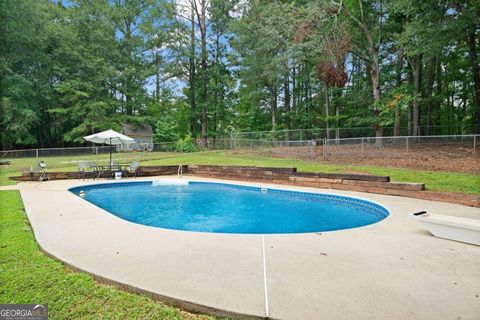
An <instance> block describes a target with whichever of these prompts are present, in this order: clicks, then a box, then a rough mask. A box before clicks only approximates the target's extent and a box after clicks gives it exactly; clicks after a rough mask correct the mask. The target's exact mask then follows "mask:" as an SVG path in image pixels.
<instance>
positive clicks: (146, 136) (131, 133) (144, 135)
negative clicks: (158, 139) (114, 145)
mask: <svg viewBox="0 0 480 320" xmlns="http://www.w3.org/2000/svg"><path fill="white" fill-rule="evenodd" d="M122 133H123V134H124V135H126V136H128V137H130V138H132V139H135V142H134V143H132V144H129V145H124V146H120V150H142V151H143V150H153V132H152V127H151V126H150V125H148V124H147V125H143V126H140V125H139V126H135V127H134V126H132V125H130V124H127V123H125V124H123V128H122Z"/></svg>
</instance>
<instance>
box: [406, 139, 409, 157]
mask: <svg viewBox="0 0 480 320" xmlns="http://www.w3.org/2000/svg"><path fill="white" fill-rule="evenodd" d="M405 142H406V143H405V144H406V146H407V153H408V151H409V147H408V136H406V137H405Z"/></svg>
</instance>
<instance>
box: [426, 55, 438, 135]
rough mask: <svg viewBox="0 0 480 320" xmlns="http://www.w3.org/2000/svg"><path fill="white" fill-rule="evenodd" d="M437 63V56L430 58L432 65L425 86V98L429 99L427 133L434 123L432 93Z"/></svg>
mask: <svg viewBox="0 0 480 320" xmlns="http://www.w3.org/2000/svg"><path fill="white" fill-rule="evenodd" d="M436 65H437V59H436V57H433V58H432V59H431V60H430V66H429V68H428V74H427V83H426V87H425V98H426V99H427V129H426V130H427V131H426V134H427V135H429V134H430V126H431V124H432V104H433V101H432V93H433V82H434V80H435V79H434V77H435V68H436Z"/></svg>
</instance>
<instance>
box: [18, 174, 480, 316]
mask: <svg viewBox="0 0 480 320" xmlns="http://www.w3.org/2000/svg"><path fill="white" fill-rule="evenodd" d="M184 178H185V179H192V180H193V179H194V180H199V181H200V180H208V181H222V180H217V179H206V178H199V177H184ZM152 179H161V177H148V178H145V179H144V180H152ZM138 180H142V179H136V181H138ZM123 181H127V180H123ZM104 182H106V181H81V180H58V181H48V182H42V183H37V182H26V183H20V184H19V185H18V186H19V188H20V192H21V195H22V198H23V201H24V203H25V208H26V211H27V215H28V218H29V220H30V223H31V224H32V227H33V230H34V233H35V237H36V240H37V242H38V243H39V245H40V246H41V247H42V249H43V250H44V251H46V252H47V253H48V254H50V255H52V256H54V257H56V258H58V259H59V260H61V261H63V262H65V263H67V264H68V265H70V266H72V267H74V268H78V269H81V270H84V271H86V272H89V273H91V274H93V275H95V276H96V277H97V278H99V279H103V280H109V281H112V282H114V283H117V284H122V285H125V286H126V287H127V288H129V289H138V290H139V291H147V292H150V293H152V294H153V295H154V296H156V297H158V298H159V299H160V300H163V301H166V302H170V303H172V304H176V305H179V306H182V307H184V308H186V309H190V310H197V311H202V312H213V313H215V314H219V315H221V314H230V315H244V316H251V317H259V318H264V317H266V316H269V317H270V318H274V319H321V318H322V319H479V318H480V247H478V246H474V245H469V244H465V243H460V242H455V241H449V240H444V239H439V238H435V237H433V236H431V235H430V234H429V233H428V231H426V230H425V229H423V228H422V226H421V224H419V223H418V222H417V221H415V220H414V219H412V218H411V217H410V216H409V214H410V213H412V212H416V211H421V210H426V211H428V212H431V213H436V214H449V215H456V216H462V217H467V218H475V219H480V209H478V208H472V207H465V206H461V205H455V204H448V203H443V202H432V201H426V200H419V199H410V198H403V197H395V196H385V195H378V194H369V193H359V192H348V191H339V190H330V189H316V188H302V187H290V186H286V185H270V184H265V183H248V182H235V183H238V184H245V185H259V186H267V187H268V186H270V187H275V188H278V189H295V190H304V191H316V192H326V193H332V194H339V195H347V196H349V195H350V196H356V197H361V198H365V199H367V200H373V201H376V202H378V203H380V204H382V205H384V206H386V207H387V208H388V209H389V210H390V216H389V217H387V218H386V219H385V220H383V221H380V222H378V223H375V224H372V225H369V226H365V227H361V228H355V229H348V230H340V231H333V232H323V233H321V234H317V233H307V234H276V235H264V236H263V235H242V234H216V233H196V232H186V231H174V230H168V229H161V228H154V227H148V226H144V225H139V224H135V223H131V222H128V221H125V220H122V219H120V218H118V217H116V216H114V215H112V214H110V213H108V212H106V211H104V210H103V209H100V208H98V207H96V206H95V205H93V204H91V203H89V202H87V201H85V200H83V199H81V198H79V197H77V196H75V195H73V194H72V193H70V192H69V191H68V188H71V187H74V186H79V185H87V184H95V183H104ZM222 182H232V183H234V181H222Z"/></svg>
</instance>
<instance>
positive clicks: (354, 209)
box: [71, 181, 388, 234]
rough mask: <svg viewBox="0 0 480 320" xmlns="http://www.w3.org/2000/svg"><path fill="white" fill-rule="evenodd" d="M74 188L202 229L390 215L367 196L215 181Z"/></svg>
mask: <svg viewBox="0 0 480 320" xmlns="http://www.w3.org/2000/svg"><path fill="white" fill-rule="evenodd" d="M71 191H72V192H73V193H75V194H77V195H79V193H80V191H84V192H85V196H84V199H85V200H87V201H89V202H91V203H93V204H95V205H97V206H98V207H100V208H103V209H105V210H107V211H109V212H111V213H112V214H114V215H116V216H118V217H120V218H122V219H125V220H128V221H131V222H135V223H139V224H143V225H147V226H153V227H160V228H167V229H174V230H186V231H197V232H219V233H252V234H270V233H303V232H322V231H331V230H340V229H348V228H356V227H360V226H365V225H369V224H372V223H375V222H378V221H380V220H383V219H384V218H386V217H387V216H388V210H387V209H385V208H384V207H382V206H380V205H378V204H375V203H372V202H369V201H366V200H361V199H355V198H349V197H343V196H334V195H328V194H315V193H306V192H297V191H285V190H275V189H268V190H267V192H265V190H263V192H262V190H261V188H257V187H247V186H240V185H230V184H221V183H209V182H192V181H191V182H190V183H189V184H188V185H160V186H153V185H152V182H151V181H150V182H147V181H143V182H133V183H110V184H101V185H92V186H83V187H77V188H73V189H71Z"/></svg>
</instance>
